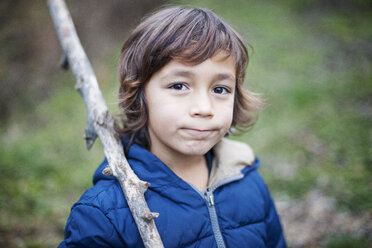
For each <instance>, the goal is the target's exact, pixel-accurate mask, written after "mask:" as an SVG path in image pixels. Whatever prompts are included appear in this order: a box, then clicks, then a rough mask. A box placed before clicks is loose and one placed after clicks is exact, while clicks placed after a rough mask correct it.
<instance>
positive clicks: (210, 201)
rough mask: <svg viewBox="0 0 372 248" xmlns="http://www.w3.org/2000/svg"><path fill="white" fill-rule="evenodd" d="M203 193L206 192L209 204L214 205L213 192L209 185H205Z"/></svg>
mask: <svg viewBox="0 0 372 248" xmlns="http://www.w3.org/2000/svg"><path fill="white" fill-rule="evenodd" d="M205 194H206V197H207V201H208V204H209V206H214V197H213V193H212V192H211V189H210V188H209V187H207V191H206V192H205Z"/></svg>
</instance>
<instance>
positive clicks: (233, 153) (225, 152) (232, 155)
mask: <svg viewBox="0 0 372 248" xmlns="http://www.w3.org/2000/svg"><path fill="white" fill-rule="evenodd" d="M126 143H127V142H126V140H124V141H123V144H124V146H126ZM127 159H128V162H129V164H130V165H131V167H132V169H133V171H134V173H135V174H136V175H137V176H138V177H139V178H140V179H141V180H144V181H147V182H149V183H150V187H153V188H156V187H162V186H165V185H169V184H174V185H179V186H181V187H182V186H186V184H185V182H184V181H183V180H182V179H181V178H179V177H178V176H177V175H176V174H175V173H174V172H173V171H172V170H171V169H169V168H168V167H167V166H166V165H165V164H164V163H163V162H162V161H161V160H160V159H158V158H157V157H156V156H155V155H154V154H152V153H151V152H150V151H148V150H147V149H145V148H143V147H141V146H139V145H138V144H133V145H132V146H131V147H130V149H129V152H128V154H127ZM254 161H255V157H254V154H253V151H252V149H251V148H250V147H249V146H248V145H247V144H244V143H241V142H238V141H232V140H228V139H226V138H223V139H222V140H221V141H220V142H219V143H218V144H216V145H215V146H214V147H213V162H212V170H211V173H210V179H209V186H210V187H214V186H216V185H217V184H218V183H219V182H221V181H223V180H225V179H227V178H230V177H233V176H236V175H239V174H242V170H243V169H244V168H245V167H247V166H250V165H252V164H255V165H256V166H252V169H255V168H256V167H258V163H254ZM106 165H107V160H106V159H105V160H104V161H103V162H102V164H101V165H100V167H99V168H98V169H97V171H96V173H95V175H94V178H93V183H94V184H95V183H97V182H98V181H99V180H113V179H114V178H113V177H108V176H105V175H103V174H102V171H103V169H104V168H105V167H106Z"/></svg>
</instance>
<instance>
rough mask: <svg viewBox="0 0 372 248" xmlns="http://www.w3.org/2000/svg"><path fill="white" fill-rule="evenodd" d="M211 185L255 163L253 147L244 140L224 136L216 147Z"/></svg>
mask: <svg viewBox="0 0 372 248" xmlns="http://www.w3.org/2000/svg"><path fill="white" fill-rule="evenodd" d="M213 152H214V157H213V162H212V171H211V174H210V177H209V183H208V184H209V186H210V187H214V186H216V185H217V184H218V183H219V182H221V181H223V180H224V179H227V178H230V177H233V176H236V175H239V174H241V170H242V169H243V168H244V167H246V166H250V165H252V164H253V162H254V160H255V156H254V153H253V150H252V148H251V147H250V146H249V145H247V144H245V143H242V142H238V141H233V140H229V139H226V138H223V139H222V140H221V141H220V142H219V143H217V144H216V145H215V146H214V148H213Z"/></svg>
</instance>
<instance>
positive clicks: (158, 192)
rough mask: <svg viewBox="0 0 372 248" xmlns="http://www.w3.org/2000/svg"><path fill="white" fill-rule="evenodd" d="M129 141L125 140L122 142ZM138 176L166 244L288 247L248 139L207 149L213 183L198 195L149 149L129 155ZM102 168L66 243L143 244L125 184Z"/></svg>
mask: <svg viewBox="0 0 372 248" xmlns="http://www.w3.org/2000/svg"><path fill="white" fill-rule="evenodd" d="M124 145H125V144H124ZM127 159H128V162H129V164H130V165H131V167H132V169H133V170H134V172H135V173H136V174H137V176H138V177H139V178H140V179H142V180H144V181H147V182H149V183H150V184H151V185H150V187H149V189H148V190H147V191H146V193H145V198H146V201H147V203H148V206H149V208H150V210H151V211H153V212H158V213H160V216H159V218H157V219H155V223H156V226H157V229H158V231H159V234H160V236H161V239H162V241H163V244H164V246H165V247H166V248H168V247H203V248H208V247H219V248H220V247H254V248H257V247H278V248H279V247H286V243H285V240H284V235H283V231H282V228H281V224H280V220H279V217H278V214H277V212H276V210H275V206H274V203H273V200H272V199H271V197H270V194H269V191H268V189H267V187H266V185H265V183H264V181H263V179H262V178H261V176H260V175H259V173H258V171H257V168H258V167H259V165H260V162H259V160H258V159H257V158H255V156H254V155H253V152H252V150H251V149H250V147H249V146H248V145H246V144H243V143H240V142H236V141H231V140H228V139H223V140H222V141H221V142H220V143H218V144H217V145H216V146H215V147H214V148H213V149H212V151H210V152H209V153H208V156H207V160H208V161H209V164H210V178H209V186H208V187H207V188H206V190H205V192H201V191H200V190H198V189H196V188H195V187H194V186H193V185H191V184H189V183H187V182H185V181H183V180H182V179H181V178H179V177H178V176H177V175H176V174H174V173H173V172H172V171H171V170H170V169H169V168H168V167H167V166H166V165H165V164H164V163H162V161H160V160H159V159H158V158H157V157H156V156H155V155H153V154H152V153H150V152H149V151H148V150H146V149H144V148H142V147H141V146H139V145H137V144H133V145H132V146H131V148H130V150H129V153H128V155H127ZM106 165H107V161H106V160H105V161H103V163H102V164H101V165H100V166H99V168H98V169H97V171H96V173H95V175H94V179H93V183H94V186H93V187H92V188H90V189H89V190H87V191H86V192H85V193H84V195H83V196H82V197H81V198H80V200H79V201H78V202H77V203H76V204H74V206H73V207H72V209H71V213H70V217H69V218H68V221H67V224H66V228H65V240H64V241H62V242H61V244H60V245H59V247H60V248H62V247H90V248H93V247H144V246H143V243H142V240H141V237H140V235H139V232H138V230H137V227H136V225H135V223H134V219H133V217H132V215H131V212H130V210H129V208H128V205H127V202H126V200H125V198H124V196H123V193H122V190H121V188H120V185H119V184H118V182H117V181H116V180H115V178H113V177H109V176H105V175H103V174H102V170H103V169H104V168H105V166H106Z"/></svg>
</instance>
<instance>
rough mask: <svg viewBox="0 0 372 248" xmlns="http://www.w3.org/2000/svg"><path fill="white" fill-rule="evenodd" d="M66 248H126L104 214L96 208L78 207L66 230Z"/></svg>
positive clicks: (69, 219) (60, 246)
mask: <svg viewBox="0 0 372 248" xmlns="http://www.w3.org/2000/svg"><path fill="white" fill-rule="evenodd" d="M64 247H69V248H72V247H90V248H94V247H125V244H124V243H123V242H122V241H121V240H120V238H119V235H118V234H117V232H116V230H115V229H114V227H113V225H112V224H111V222H110V220H109V219H108V218H107V217H106V216H105V215H104V213H103V212H102V211H101V210H100V209H99V208H97V207H95V206H89V205H76V206H74V207H73V209H72V210H71V214H70V217H69V218H68V220H67V224H66V228H65V240H64V241H62V242H61V243H60V245H59V246H58V248H64Z"/></svg>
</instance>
